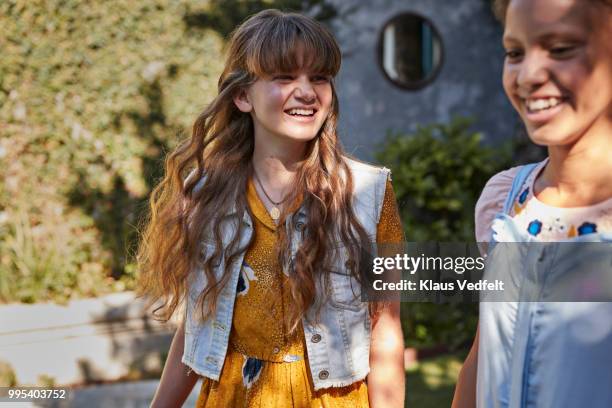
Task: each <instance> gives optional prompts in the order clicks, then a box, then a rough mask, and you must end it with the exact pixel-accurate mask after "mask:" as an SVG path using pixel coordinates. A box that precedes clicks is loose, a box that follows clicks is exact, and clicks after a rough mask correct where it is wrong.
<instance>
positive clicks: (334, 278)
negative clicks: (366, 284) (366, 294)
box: [330, 271, 367, 311]
mask: <svg viewBox="0 0 612 408" xmlns="http://www.w3.org/2000/svg"><path fill="white" fill-rule="evenodd" d="M330 283H331V291H332V294H331V298H330V303H331V305H332V306H334V307H337V308H339V309H348V310H353V311H359V310H361V309H362V308H363V307H364V305H366V304H367V303H363V302H361V286H360V284H359V282H357V280H356V279H355V278H353V277H352V276H350V275H348V274H347V272H344V271H343V272H337V271H332V272H331V273H330Z"/></svg>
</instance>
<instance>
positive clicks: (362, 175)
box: [343, 156, 391, 222]
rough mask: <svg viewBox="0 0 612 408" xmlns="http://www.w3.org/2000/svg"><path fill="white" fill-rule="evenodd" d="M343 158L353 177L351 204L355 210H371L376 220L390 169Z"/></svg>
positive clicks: (380, 208)
mask: <svg viewBox="0 0 612 408" xmlns="http://www.w3.org/2000/svg"><path fill="white" fill-rule="evenodd" d="M343 160H344V162H345V163H346V164H347V166H348V168H349V170H350V172H351V175H352V178H353V197H354V201H353V205H354V206H355V208H356V209H357V210H362V211H366V212H370V211H372V210H373V211H374V212H373V219H374V220H375V221H376V222H378V220H379V219H380V215H381V210H382V207H383V200H384V197H385V191H386V189H387V183H388V180H389V179H390V174H391V171H390V170H389V169H387V168H386V167H382V166H376V165H373V164H370V163H366V162H363V161H360V160H356V159H354V158H352V157H348V156H343ZM389 184H390V183H389ZM366 209H369V210H366ZM357 212H359V211H357Z"/></svg>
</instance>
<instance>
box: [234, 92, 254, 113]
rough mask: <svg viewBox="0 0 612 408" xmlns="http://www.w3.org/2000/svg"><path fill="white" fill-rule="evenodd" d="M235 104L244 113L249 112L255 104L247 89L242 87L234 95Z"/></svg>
mask: <svg viewBox="0 0 612 408" xmlns="http://www.w3.org/2000/svg"><path fill="white" fill-rule="evenodd" d="M234 105H236V107H237V108H238V109H239V110H240V111H241V112H244V113H248V112H250V111H252V110H253V105H252V104H251V101H250V100H249V95H247V91H246V89H241V90H240V91H238V93H236V95H234Z"/></svg>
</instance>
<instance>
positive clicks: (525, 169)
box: [504, 163, 540, 214]
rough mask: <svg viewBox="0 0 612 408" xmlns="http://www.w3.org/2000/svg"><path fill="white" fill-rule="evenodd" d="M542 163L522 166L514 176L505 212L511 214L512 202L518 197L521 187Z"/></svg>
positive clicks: (505, 204)
mask: <svg viewBox="0 0 612 408" xmlns="http://www.w3.org/2000/svg"><path fill="white" fill-rule="evenodd" d="M538 164H540V163H530V164H526V165H524V166H522V167H521V169H520V170H519V172H518V174H517V175H516V176H515V177H514V180H513V181H512V188H510V192H509V193H508V197H506V202H505V203H504V214H510V210H511V209H512V204H513V203H514V200H515V199H516V196H517V195H518V194H519V193H520V191H521V187H522V186H523V184H525V180H527V177H529V175H530V174H531V172H532V171H533V169H535V168H536V166H537V165H538Z"/></svg>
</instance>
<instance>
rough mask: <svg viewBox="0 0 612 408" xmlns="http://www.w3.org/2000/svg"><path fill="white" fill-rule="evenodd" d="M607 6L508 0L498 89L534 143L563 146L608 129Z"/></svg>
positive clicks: (611, 115)
mask: <svg viewBox="0 0 612 408" xmlns="http://www.w3.org/2000/svg"><path fill="white" fill-rule="evenodd" d="M611 9H612V8H611V7H609V6H606V5H603V4H601V5H598V3H597V2H594V1H585V0H512V1H511V2H510V5H509V7H508V10H507V13H506V27H505V32H504V48H505V49H506V60H505V63H504V74H503V83H504V90H505V91H506V94H507V95H508V98H509V99H510V101H511V102H512V105H513V106H514V108H515V109H516V110H517V111H518V113H519V114H520V116H521V118H522V119H523V122H524V123H525V125H526V127H527V131H528V133H529V136H530V138H531V139H532V140H533V141H534V142H535V143H537V144H540V145H546V146H559V145H569V144H573V143H575V142H576V141H577V140H578V139H580V138H581V137H583V136H585V135H587V134H590V133H592V132H598V131H609V130H610V129H611V123H612V42H611V41H610V38H612V11H611ZM610 136H611V137H612V135H610Z"/></svg>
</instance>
